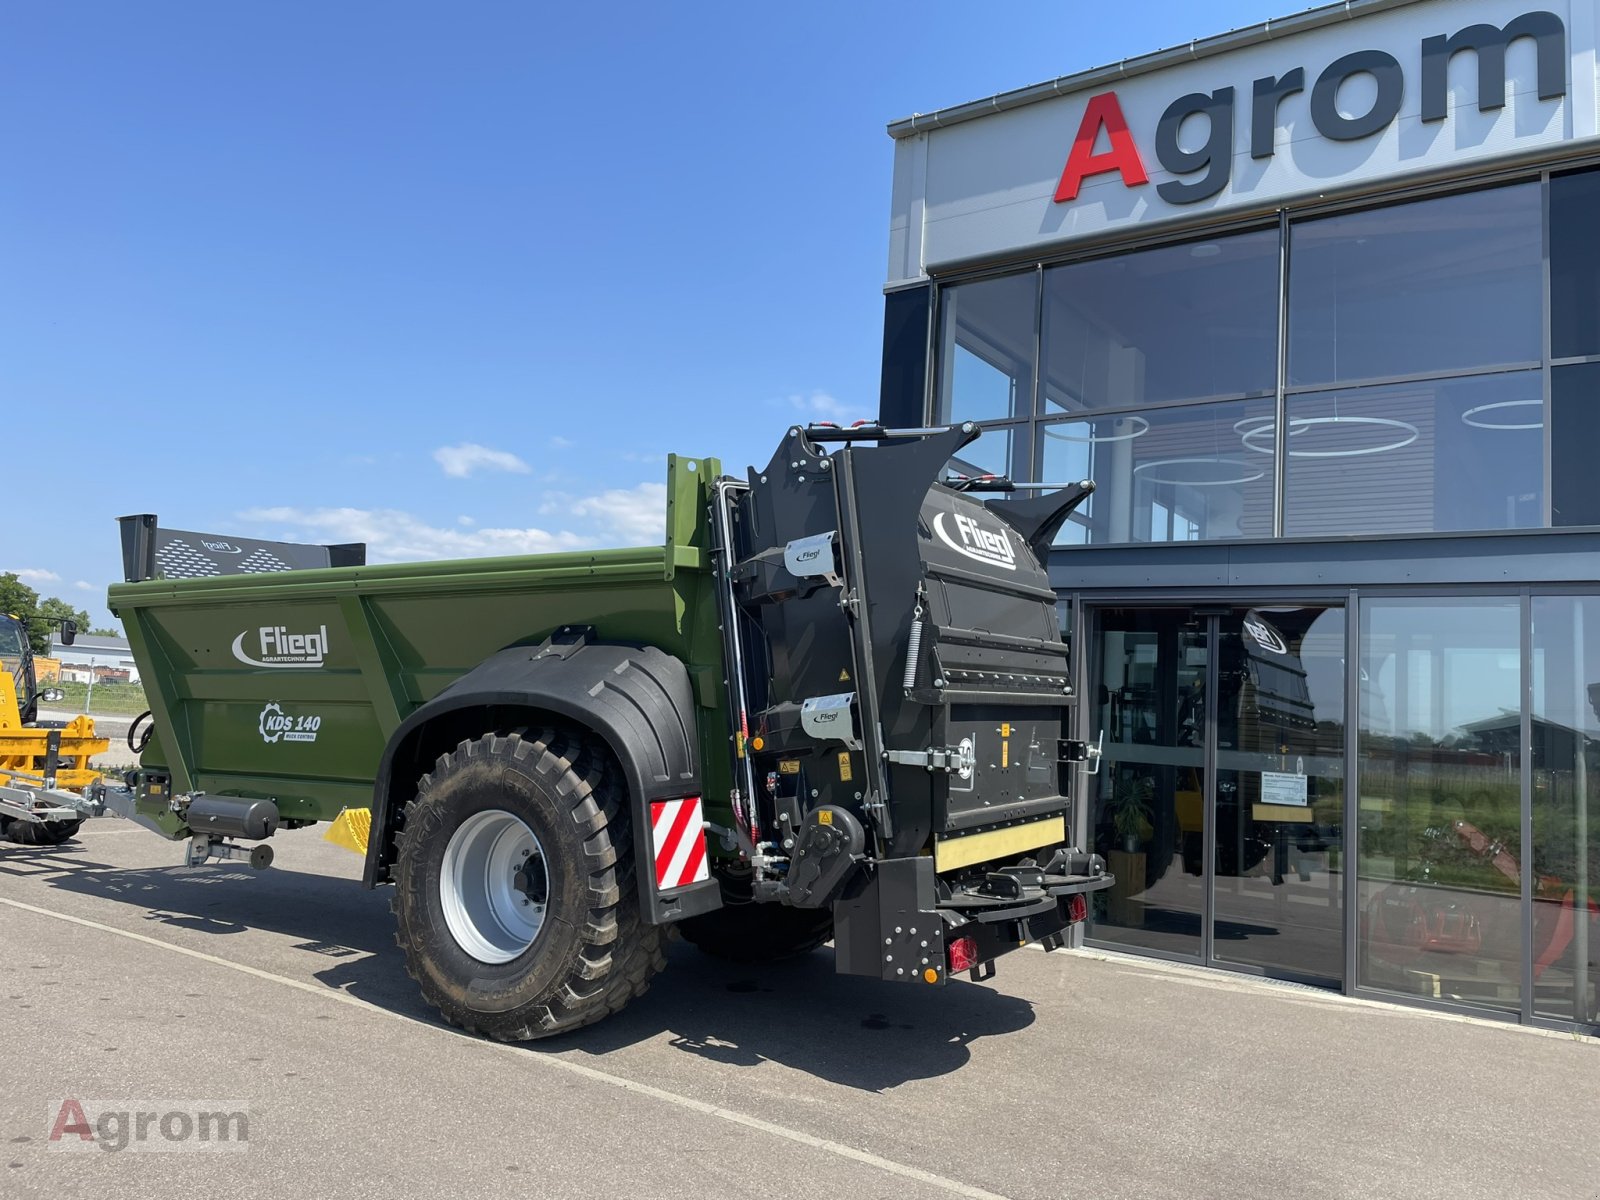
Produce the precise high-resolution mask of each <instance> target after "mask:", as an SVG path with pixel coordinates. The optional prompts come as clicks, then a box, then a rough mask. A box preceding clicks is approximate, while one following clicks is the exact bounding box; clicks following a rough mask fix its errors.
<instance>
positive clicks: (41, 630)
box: [0, 571, 50, 654]
mask: <svg viewBox="0 0 1600 1200" xmlns="http://www.w3.org/2000/svg"><path fill="white" fill-rule="evenodd" d="M0 612H4V613H10V614H11V615H12V616H13V617H16V618H17V619H18V620H19V621H21V622H22V623H23V625H24V626H26V628H27V630H28V641H30V642H31V643H32V644H33V652H34V653H35V654H49V653H50V630H49V629H48V628H46V627H44V626H42V625H40V624H39V622H38V621H37V620H36V619H35V618H37V617H38V615H39V593H38V592H36V591H34V590H33V589H32V588H31V587H29V586H28V585H27V584H25V583H23V582H22V580H21V579H19V578H18V577H17V573H16V572H15V571H6V572H4V573H0Z"/></svg>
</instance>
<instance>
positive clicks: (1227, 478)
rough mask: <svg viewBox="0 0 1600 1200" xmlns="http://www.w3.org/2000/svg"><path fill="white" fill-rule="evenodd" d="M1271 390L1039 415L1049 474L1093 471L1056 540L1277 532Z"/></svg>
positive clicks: (1064, 478)
mask: <svg viewBox="0 0 1600 1200" xmlns="http://www.w3.org/2000/svg"><path fill="white" fill-rule="evenodd" d="M1273 408H1274V405H1273V402H1272V401H1271V400H1245V401H1235V402H1230V403H1225V404H1201V405H1196V406H1194V407H1190V408H1167V409H1152V410H1150V411H1149V412H1145V413H1136V414H1132V415H1129V416H1122V417H1101V418H1099V419H1097V420H1087V421H1056V422H1052V423H1050V424H1048V425H1040V426H1039V427H1038V428H1039V434H1040V438H1039V440H1040V442H1041V444H1042V445H1043V451H1042V460H1043V461H1042V464H1041V467H1040V472H1041V474H1040V479H1041V481H1042V482H1046V483H1067V482H1071V481H1073V480H1078V479H1093V480H1094V482H1095V491H1094V494H1093V495H1092V496H1090V497H1089V499H1088V500H1087V501H1086V502H1085V503H1084V504H1083V505H1082V506H1081V507H1080V508H1079V509H1078V511H1077V512H1075V513H1074V514H1073V515H1072V517H1071V518H1070V519H1069V520H1068V522H1067V524H1066V525H1065V526H1064V527H1063V529H1062V532H1061V533H1060V535H1058V536H1057V538H1056V544H1057V545H1072V544H1075V543H1076V544H1081V543H1083V542H1086V541H1087V542H1093V543H1096V544H1102V543H1113V542H1192V541H1207V540H1212V539H1218V538H1261V537H1270V536H1272V478H1273V462H1274V454H1273V446H1272V439H1271V438H1270V437H1269V438H1267V439H1265V440H1261V439H1256V440H1255V441H1253V442H1249V443H1247V442H1246V441H1245V440H1244V438H1243V436H1242V435H1243V434H1244V433H1247V432H1248V431H1249V430H1251V429H1253V428H1257V427H1270V426H1271V424H1272V419H1273V417H1272V414H1273Z"/></svg>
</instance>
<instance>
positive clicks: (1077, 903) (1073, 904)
mask: <svg viewBox="0 0 1600 1200" xmlns="http://www.w3.org/2000/svg"><path fill="white" fill-rule="evenodd" d="M1088 915H1089V898H1088V897H1087V896H1085V895H1084V894H1083V893H1082V892H1078V893H1077V894H1075V895H1072V896H1068V897H1067V920H1068V921H1070V922H1071V923H1072V924H1074V925H1076V924H1077V923H1078V922H1079V921H1082V920H1084V919H1085V918H1087V917H1088Z"/></svg>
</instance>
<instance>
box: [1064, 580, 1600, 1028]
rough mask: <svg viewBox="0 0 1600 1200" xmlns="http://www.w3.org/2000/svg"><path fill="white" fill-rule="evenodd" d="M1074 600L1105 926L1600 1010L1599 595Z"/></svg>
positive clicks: (1186, 954)
mask: <svg viewBox="0 0 1600 1200" xmlns="http://www.w3.org/2000/svg"><path fill="white" fill-rule="evenodd" d="M1078 600H1079V602H1080V603H1081V604H1082V606H1083V611H1084V620H1083V625H1082V630H1083V632H1084V633H1085V635H1086V636H1085V637H1083V638H1082V639H1081V640H1080V641H1079V642H1078V643H1076V644H1077V645H1078V646H1079V649H1080V654H1081V656H1082V658H1083V665H1084V669H1085V671H1086V679H1087V683H1088V693H1087V694H1088V696H1089V697H1090V698H1091V702H1090V703H1089V704H1088V705H1086V710H1085V712H1084V714H1083V718H1084V720H1083V732H1084V733H1086V734H1087V735H1088V736H1089V737H1090V738H1091V739H1096V740H1097V739H1098V738H1099V735H1100V733H1101V732H1102V731H1103V732H1104V760H1103V764H1102V769H1101V771H1100V772H1099V774H1098V775H1093V776H1090V777H1088V785H1089V786H1088V791H1087V792H1086V799H1087V801H1088V806H1089V807H1088V813H1087V814H1086V822H1085V824H1086V840H1087V842H1088V843H1089V844H1090V845H1092V846H1093V848H1094V849H1095V851H1096V852H1097V853H1099V854H1101V855H1102V856H1103V857H1104V858H1105V859H1106V861H1107V864H1108V867H1109V869H1110V871H1111V873H1112V874H1113V875H1114V876H1115V878H1116V884H1115V886H1114V887H1113V888H1112V889H1110V890H1109V891H1107V892H1105V893H1101V894H1099V895H1098V896H1097V897H1096V900H1095V904H1094V908H1093V913H1092V924H1091V927H1090V931H1089V937H1090V938H1091V939H1092V940H1093V941H1095V942H1096V943H1098V944H1105V945H1111V946H1116V947H1120V948H1124V949H1129V950H1134V951H1137V952H1144V953H1156V954H1160V955H1164V956H1167V957H1175V958H1182V959H1185V960H1189V961H1195V962H1200V963H1205V964H1207V965H1213V966H1220V967H1231V968H1235V969H1244V970H1258V971H1262V972H1264V973H1267V974H1272V975H1278V976H1283V977H1287V978H1293V979H1301V980H1305V981H1308V982H1317V983H1322V984H1324V985H1327V986H1333V987H1339V988H1342V989H1345V990H1351V991H1357V992H1361V993H1364V994H1370V995H1381V996H1387V997H1390V998H1395V999H1403V1000H1407V1001H1421V1002H1424V1003H1437V1004H1445V1005H1453V1006H1458V1007H1461V1008H1464V1009H1468V1010H1471V1011H1476V1012H1482V1013H1487V1014H1499V1015H1502V1016H1505V1017H1508V1018H1512V1019H1522V1020H1529V1021H1541V1022H1555V1023H1560V1024H1563V1025H1572V1026H1580V1027H1600V589H1597V591H1596V592H1595V593H1592V594H1581V593H1576V592H1575V593H1573V594H1554V593H1542V592H1540V591H1539V590H1537V589H1533V588H1524V589H1519V590H1518V591H1517V592H1515V593H1508V594H1504V595H1481V596H1448V595H1443V594H1439V595H1402V594H1392V595H1390V594H1357V593H1349V592H1346V593H1344V595H1343V598H1342V599H1340V600H1333V599H1329V600H1328V601H1325V602H1323V603H1321V604H1316V605H1308V604H1288V603H1267V602H1263V603H1261V604H1258V605H1257V606H1255V607H1252V608H1245V607H1242V606H1239V605H1237V604H1227V605H1216V606H1209V607H1208V606H1200V607H1195V606H1185V607H1179V606H1175V605H1173V604H1172V603H1170V602H1168V603H1166V604H1157V605H1154V606H1150V607H1129V606H1127V605H1124V604H1117V605H1111V606H1103V607H1102V606H1098V605H1096V604H1095V603H1094V601H1093V598H1092V597H1089V596H1081V597H1079V598H1078ZM1065 607H1066V610H1067V611H1068V612H1070V611H1072V608H1073V605H1067V606H1065ZM1347 730H1349V731H1351V733H1350V734H1349V735H1348V736H1347V732H1346V731H1347ZM1525 747H1526V748H1527V749H1526V750H1525V749H1524V748H1525ZM1347 780H1352V781H1353V786H1348V787H1347V786H1346V781H1347ZM1347 888H1348V896H1349V902H1348V904H1347V903H1346V895H1347Z"/></svg>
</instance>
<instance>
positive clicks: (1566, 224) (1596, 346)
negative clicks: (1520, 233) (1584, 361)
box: [1550, 171, 1600, 358]
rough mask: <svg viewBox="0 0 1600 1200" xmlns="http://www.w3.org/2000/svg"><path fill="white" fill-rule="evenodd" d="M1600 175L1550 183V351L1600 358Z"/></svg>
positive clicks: (1575, 176) (1556, 179)
mask: <svg viewBox="0 0 1600 1200" xmlns="http://www.w3.org/2000/svg"><path fill="white" fill-rule="evenodd" d="M1597 212H1600V171H1581V172H1578V173H1576V174H1573V175H1557V176H1555V177H1554V178H1553V179H1551V180H1550V353H1551V354H1553V355H1554V356H1555V357H1556V358H1569V357H1573V356H1575V355H1579V354H1600V229H1597V228H1596V225H1595V214H1596V213H1597Z"/></svg>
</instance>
